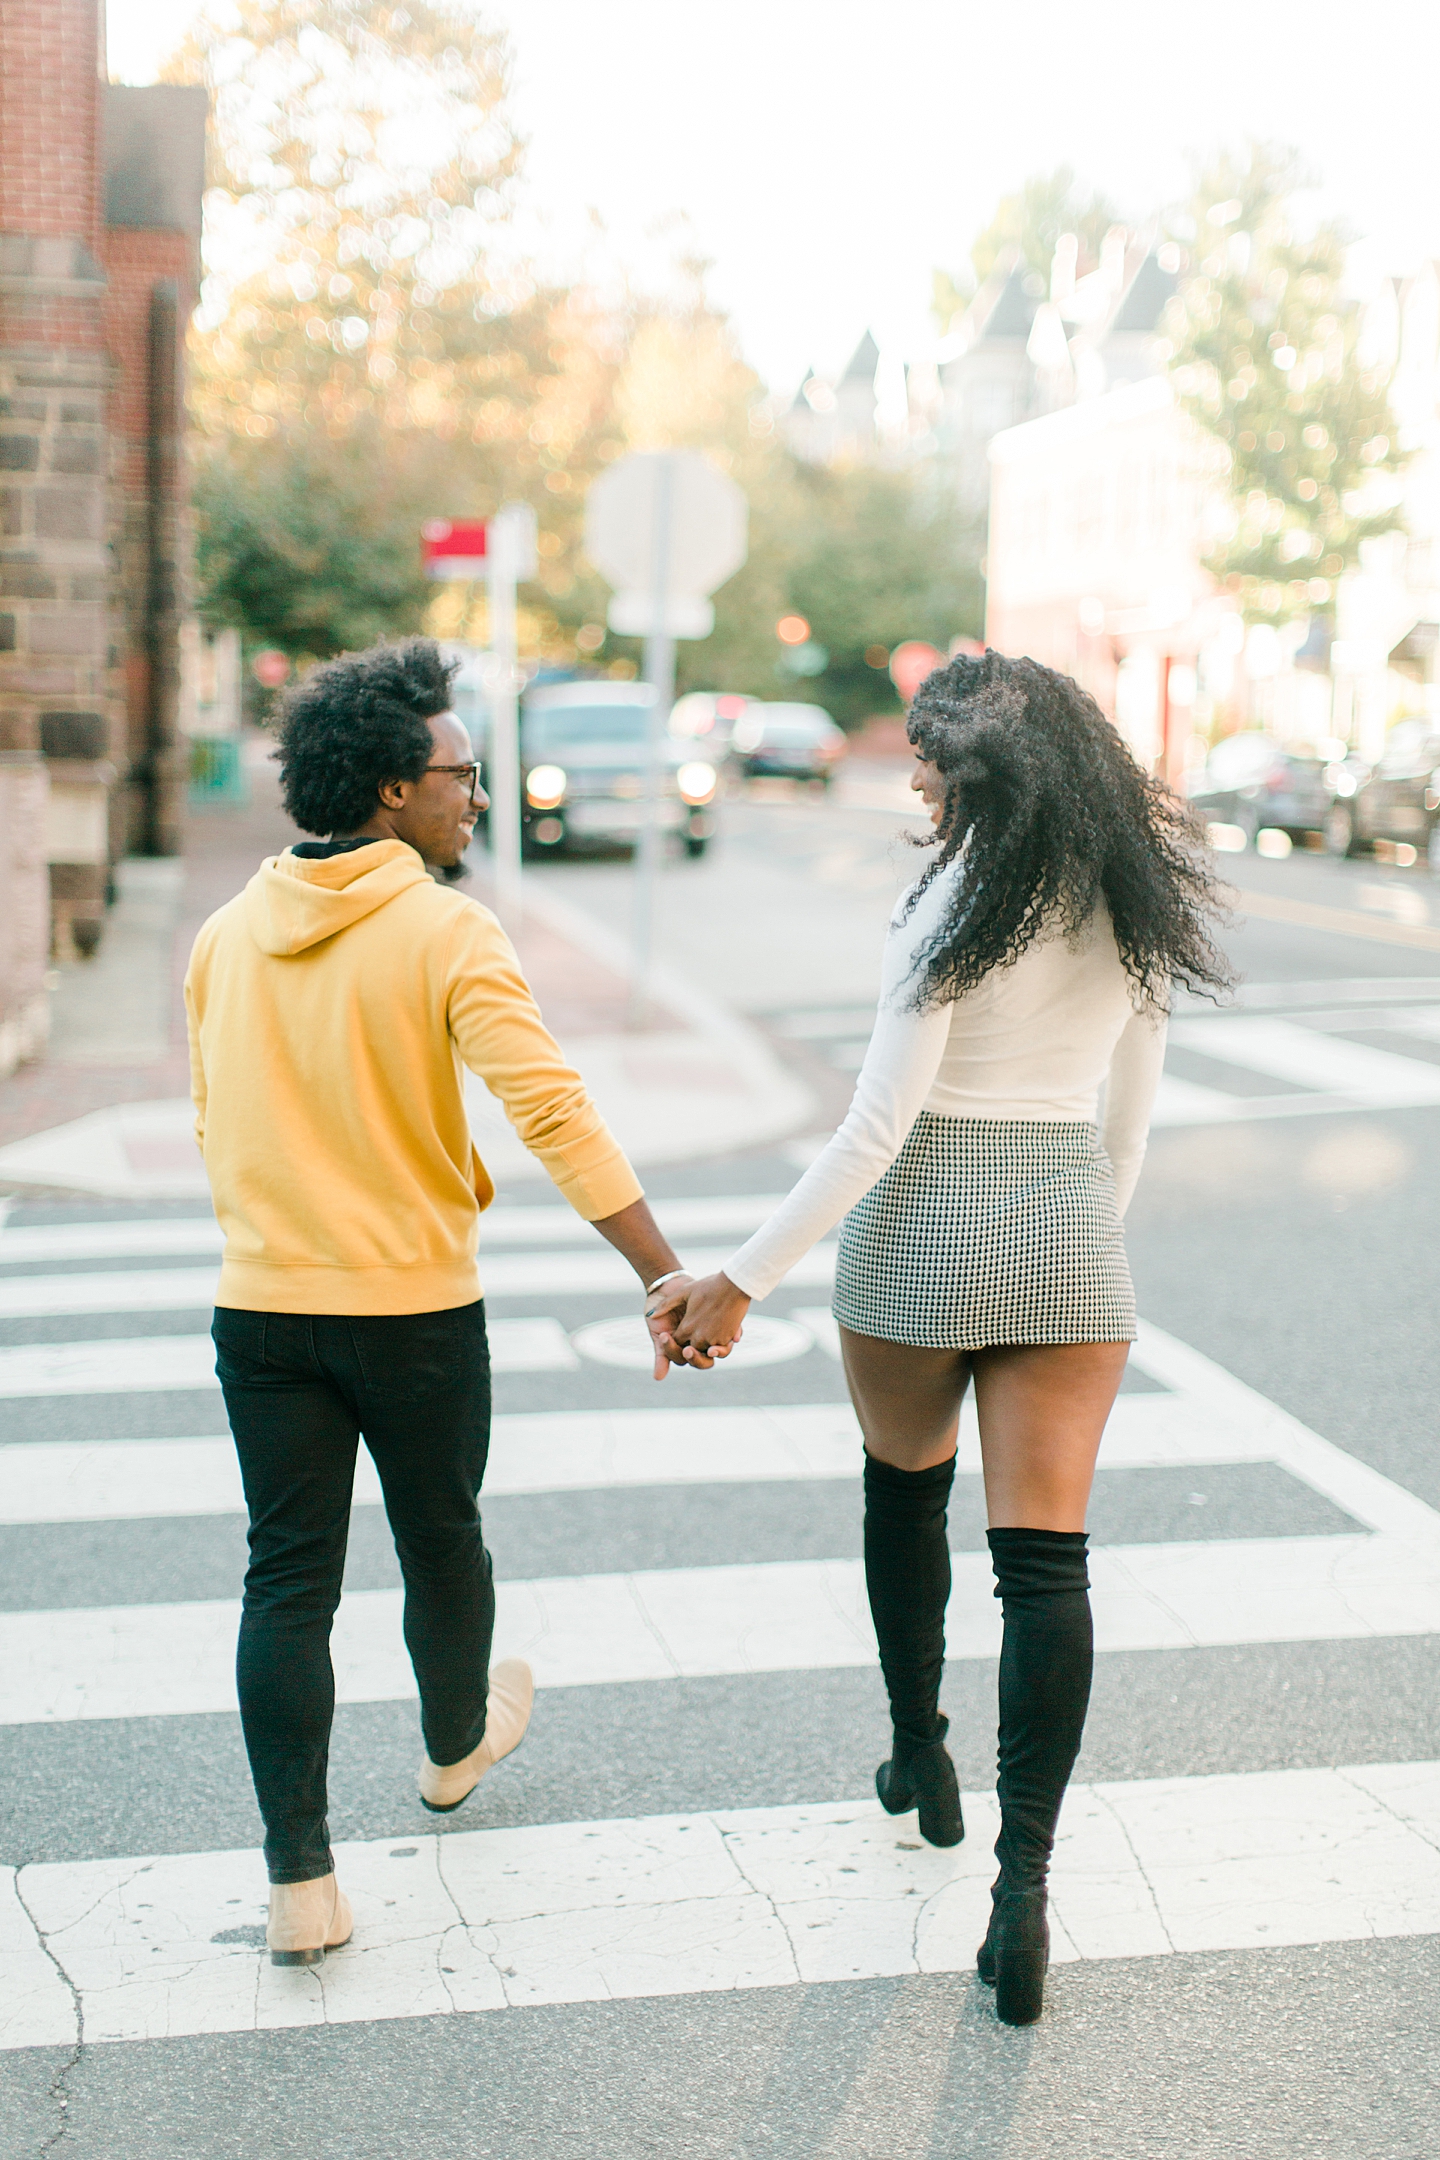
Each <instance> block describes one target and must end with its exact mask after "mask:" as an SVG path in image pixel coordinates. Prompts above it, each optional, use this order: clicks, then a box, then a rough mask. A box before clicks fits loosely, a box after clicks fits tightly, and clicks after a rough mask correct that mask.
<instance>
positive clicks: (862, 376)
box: [841, 330, 880, 382]
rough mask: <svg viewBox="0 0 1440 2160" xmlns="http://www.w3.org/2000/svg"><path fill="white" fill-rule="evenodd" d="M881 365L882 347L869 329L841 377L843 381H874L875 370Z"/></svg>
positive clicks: (852, 354)
mask: <svg viewBox="0 0 1440 2160" xmlns="http://www.w3.org/2000/svg"><path fill="white" fill-rule="evenodd" d="M879 365H880V348H879V346H878V345H877V344H876V343H875V340H874V338H873V337H871V335H870V332H869V331H868V330H867V331H866V332H865V335H864V337H862V338H861V340H860V342H859V344H858V345H857V346H856V347H855V350H854V352H853V353H851V355H850V364H849V366H848V367H847V368H846V370H845V373H844V375H843V376H842V377H841V381H842V382H854V381H856V380H857V379H859V380H860V381H862V382H874V380H875V370H876V368H877V367H879Z"/></svg>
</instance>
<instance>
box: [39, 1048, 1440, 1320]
mask: <svg viewBox="0 0 1440 2160" xmlns="http://www.w3.org/2000/svg"><path fill="white" fill-rule="evenodd" d="M1436 1079H1437V1081H1440V1071H1437V1074H1436ZM731 1251H732V1248H731V1247H730V1246H728V1245H725V1246H718V1245H717V1246H714V1247H708V1248H706V1249H704V1250H702V1251H695V1250H692V1251H691V1252H690V1254H689V1256H688V1265H689V1266H690V1267H691V1269H692V1270H693V1271H694V1272H695V1273H696V1274H697V1275H703V1274H710V1273H712V1272H713V1271H714V1270H715V1269H716V1268H718V1267H722V1266H723V1265H724V1263H725V1261H727V1260H728V1259H729V1258H730V1257H731ZM834 1274H835V1247H834V1246H833V1245H830V1244H826V1245H817V1246H815V1247H814V1248H813V1250H812V1251H810V1252H809V1253H807V1254H806V1256H805V1258H804V1259H803V1260H801V1261H799V1262H797V1264H796V1265H795V1266H794V1267H793V1268H792V1269H791V1270H790V1274H789V1276H788V1277H787V1280H788V1281H789V1282H790V1283H791V1284H792V1285H795V1286H796V1287H800V1288H812V1287H813V1288H821V1287H825V1286H828V1284H829V1283H830V1282H832V1281H833V1279H834ZM480 1279H481V1282H482V1284H483V1286H484V1296H485V1299H486V1301H487V1303H488V1302H490V1301H491V1300H493V1299H495V1298H506V1297H511V1298H513V1297H561V1296H565V1295H584V1294H586V1293H588V1292H591V1291H598V1292H604V1293H608V1292H611V1291H625V1292H630V1293H632V1294H633V1295H634V1297H635V1298H636V1300H637V1301H638V1299H639V1297H640V1287H639V1285H638V1283H637V1282H636V1279H635V1273H634V1270H633V1269H632V1268H631V1267H630V1266H629V1264H628V1262H626V1261H625V1260H623V1259H622V1258H621V1257H620V1254H619V1253H617V1252H614V1251H612V1250H611V1249H610V1248H609V1247H608V1246H605V1245H597V1248H596V1250H595V1251H593V1252H555V1253H550V1252H509V1253H499V1252H497V1253H485V1254H482V1255H481V1259H480ZM218 1281H219V1270H218V1268H213V1267H187V1268H125V1269H114V1270H106V1271H98V1270H97V1271H96V1272H93V1273H89V1274H76V1275H10V1276H3V1277H0V1320H38V1319H50V1318H56V1317H59V1316H62V1315H66V1314H72V1313H129V1312H198V1311H200V1310H201V1309H203V1308H208V1307H211V1306H213V1305H214V1302H215V1289H216V1285H217V1283H218Z"/></svg>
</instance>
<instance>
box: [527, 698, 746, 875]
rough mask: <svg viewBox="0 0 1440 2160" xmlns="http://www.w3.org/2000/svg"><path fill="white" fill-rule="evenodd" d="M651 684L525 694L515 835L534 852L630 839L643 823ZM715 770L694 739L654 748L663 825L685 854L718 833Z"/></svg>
mask: <svg viewBox="0 0 1440 2160" xmlns="http://www.w3.org/2000/svg"><path fill="white" fill-rule="evenodd" d="M654 702H655V693H654V691H653V690H652V689H651V688H650V686H649V684H648V683H613V682H611V683H601V682H569V683H552V684H547V685H546V686H545V687H544V688H537V689H534V690H531V691H529V692H528V693H527V694H526V696H525V697H524V698H523V699H522V700H521V704H520V797H521V839H522V844H523V845H524V847H525V850H526V852H527V853H529V854H531V855H553V854H556V853H558V852H559V851H560V850H561V849H563V848H565V847H567V846H568V845H569V844H570V843H571V842H572V841H575V840H609V841H616V840H620V841H625V840H629V841H633V840H635V839H637V838H638V837H639V834H640V829H641V826H642V825H643V823H644V819H645V772H646V758H647V745H648V741H649V732H650V711H651V707H652V706H653V705H654ZM718 784H719V782H718V776H717V774H716V771H715V767H714V766H713V765H712V764H710V763H709V762H708V761H707V760H706V759H704V758H702V757H697V756H696V746H695V744H694V743H693V742H681V741H677V740H676V738H675V737H674V736H673V735H669V734H667V735H665V736H664V737H663V738H662V741H661V746H660V790H659V820H660V829H661V831H662V832H667V833H674V834H676V835H677V837H678V838H679V839H680V840H681V841H682V842H683V844H684V848H685V852H686V854H687V855H697V856H698V855H703V854H704V852H705V848H706V845H707V843H708V842H709V840H710V838H711V836H712V835H713V833H714V830H715V817H714V803H715V791H716V788H717V786H718Z"/></svg>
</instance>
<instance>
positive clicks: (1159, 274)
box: [1109, 253, 1179, 337]
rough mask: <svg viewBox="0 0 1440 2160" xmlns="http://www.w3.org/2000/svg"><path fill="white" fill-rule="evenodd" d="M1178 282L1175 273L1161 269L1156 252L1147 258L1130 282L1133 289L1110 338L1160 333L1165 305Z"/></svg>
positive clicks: (1116, 318)
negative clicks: (1155, 331) (1158, 331)
mask: <svg viewBox="0 0 1440 2160" xmlns="http://www.w3.org/2000/svg"><path fill="white" fill-rule="evenodd" d="M1178 283H1179V279H1178V278H1177V277H1176V276H1175V274H1174V272H1173V271H1171V270H1162V269H1161V267H1160V265H1159V263H1158V262H1157V261H1156V260H1155V257H1154V255H1153V253H1152V254H1149V255H1147V256H1146V257H1145V260H1144V262H1142V263H1141V265H1140V268H1139V269H1138V270H1137V271H1136V273H1135V275H1134V277H1133V278H1132V279H1131V281H1130V290H1129V292H1127V293H1126V295H1125V297H1124V299H1123V300H1122V301H1121V303H1120V308H1119V312H1118V313H1117V315H1116V317H1115V320H1114V322H1112V323H1111V325H1110V330H1109V335H1110V336H1111V337H1117V336H1119V337H1123V336H1125V335H1127V334H1129V335H1132V336H1134V335H1139V336H1145V335H1147V334H1148V333H1149V332H1151V331H1153V330H1158V329H1159V327H1160V317H1161V316H1162V315H1163V314H1164V312H1165V303H1166V301H1167V300H1168V299H1169V298H1170V296H1171V294H1172V293H1173V292H1174V290H1175V287H1176V286H1177V284H1178Z"/></svg>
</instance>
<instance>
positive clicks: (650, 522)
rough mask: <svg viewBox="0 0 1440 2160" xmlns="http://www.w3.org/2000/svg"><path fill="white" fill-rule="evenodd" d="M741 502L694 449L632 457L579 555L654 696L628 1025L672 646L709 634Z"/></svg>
mask: <svg viewBox="0 0 1440 2160" xmlns="http://www.w3.org/2000/svg"><path fill="white" fill-rule="evenodd" d="M747 514H748V512H747V505H746V501H745V497H744V494H743V493H742V492H741V490H740V489H739V488H738V487H737V486H736V484H735V482H734V481H733V480H730V479H727V478H726V476H725V475H724V474H723V473H719V472H716V470H715V468H714V467H713V466H712V465H709V464H707V463H706V461H705V459H704V458H703V457H701V456H700V455H699V453H698V452H697V451H694V450H649V451H636V452H635V453H634V454H633V455H631V456H630V457H626V458H621V460H620V461H619V463H618V464H616V465H612V466H611V468H610V470H609V471H608V472H607V473H604V474H602V475H601V477H600V478H599V479H598V480H597V481H596V483H595V485H594V486H593V487H592V488H591V490H590V493H589V496H588V498H587V499H586V503H585V552H586V554H587V555H588V556H589V557H590V560H591V561H592V562H593V563H594V565H595V567H596V569H597V570H599V571H600V573H601V575H602V576H604V577H606V578H608V579H609V581H610V583H611V584H612V585H613V586H614V587H615V588H616V590H615V594H614V597H613V599H612V600H611V602H610V607H609V611H608V616H607V620H608V621H609V624H610V628H611V629H612V630H616V631H618V632H619V633H620V634H621V635H622V636H624V637H643V638H644V640H645V658H644V667H645V680H646V681H647V682H648V683H649V684H650V685H651V687H652V689H653V690H654V693H655V697H654V702H653V703H652V705H651V707H650V716H649V727H648V732H647V738H646V759H645V811H644V819H643V822H642V824H641V828H640V842H639V846H638V847H637V849H636V857H635V872H636V874H635V917H634V925H635V926H634V937H633V948H634V971H633V975H632V980H631V1008H630V1009H631V1020H632V1024H633V1025H636V1026H638V1025H639V1023H640V1021H641V1019H642V1018H643V1014H644V1008H645V1003H646V998H647V994H648V989H649V978H650V968H651V948H652V944H653V939H654V921H655V888H656V884H657V881H658V875H659V870H660V782H661V764H662V753H663V749H664V743H665V736H666V732H667V730H668V728H669V725H670V710H671V707H672V706H673V704H674V702H675V640H676V638H677V637H683V638H702V637H708V636H709V635H710V632H711V631H712V630H713V629H714V627H715V610H714V608H713V607H712V606H711V605H710V601H709V598H708V595H709V594H710V593H712V592H714V590H715V588H716V587H717V586H718V585H723V584H724V582H725V580H726V579H727V578H728V577H731V576H733V575H734V573H735V571H737V570H738V569H739V568H740V565H741V564H742V563H743V562H744V560H745V557H746V553H747V552H748V547H747V535H746V524H747Z"/></svg>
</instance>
